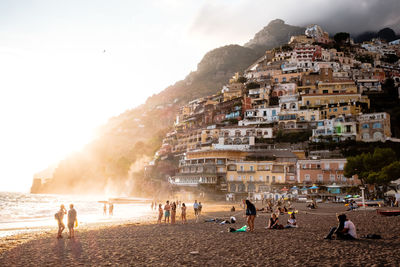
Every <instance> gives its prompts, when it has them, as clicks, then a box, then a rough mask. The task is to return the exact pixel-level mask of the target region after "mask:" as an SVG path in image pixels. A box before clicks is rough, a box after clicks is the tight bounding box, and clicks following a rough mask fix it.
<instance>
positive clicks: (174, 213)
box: [171, 202, 176, 224]
mask: <svg viewBox="0 0 400 267" xmlns="http://www.w3.org/2000/svg"><path fill="white" fill-rule="evenodd" d="M175 216H176V203H175V202H172V204H171V224H175Z"/></svg>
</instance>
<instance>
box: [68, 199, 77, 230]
mask: <svg viewBox="0 0 400 267" xmlns="http://www.w3.org/2000/svg"><path fill="white" fill-rule="evenodd" d="M76 220H77V218H76V210H75V209H74V204H71V205H69V211H68V231H69V237H68V238H74V237H75V230H74V227H75V222H76Z"/></svg>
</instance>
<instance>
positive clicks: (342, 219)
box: [325, 214, 357, 240]
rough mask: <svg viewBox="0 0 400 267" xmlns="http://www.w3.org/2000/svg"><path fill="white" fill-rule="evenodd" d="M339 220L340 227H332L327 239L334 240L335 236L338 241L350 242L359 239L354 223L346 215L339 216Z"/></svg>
mask: <svg viewBox="0 0 400 267" xmlns="http://www.w3.org/2000/svg"><path fill="white" fill-rule="evenodd" d="M337 220H338V222H339V225H338V226H337V227H332V228H331V230H330V231H329V234H328V235H327V236H326V237H325V239H332V236H333V234H336V238H337V239H346V240H350V239H356V238H357V231H356V227H355V225H354V223H353V222H352V221H350V220H349V219H347V217H346V214H339V215H338V216H337Z"/></svg>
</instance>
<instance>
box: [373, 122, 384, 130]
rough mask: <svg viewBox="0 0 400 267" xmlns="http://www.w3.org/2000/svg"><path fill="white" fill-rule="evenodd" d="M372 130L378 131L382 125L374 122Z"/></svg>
mask: <svg viewBox="0 0 400 267" xmlns="http://www.w3.org/2000/svg"><path fill="white" fill-rule="evenodd" d="M372 128H374V129H380V128H382V124H381V123H379V122H375V123H374V124H373V126H372Z"/></svg>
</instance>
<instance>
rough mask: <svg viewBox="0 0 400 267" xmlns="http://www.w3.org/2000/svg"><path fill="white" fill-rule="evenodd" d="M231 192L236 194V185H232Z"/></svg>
mask: <svg viewBox="0 0 400 267" xmlns="http://www.w3.org/2000/svg"><path fill="white" fill-rule="evenodd" d="M229 191H231V192H236V185H235V184H231V185H230V187H229Z"/></svg>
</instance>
